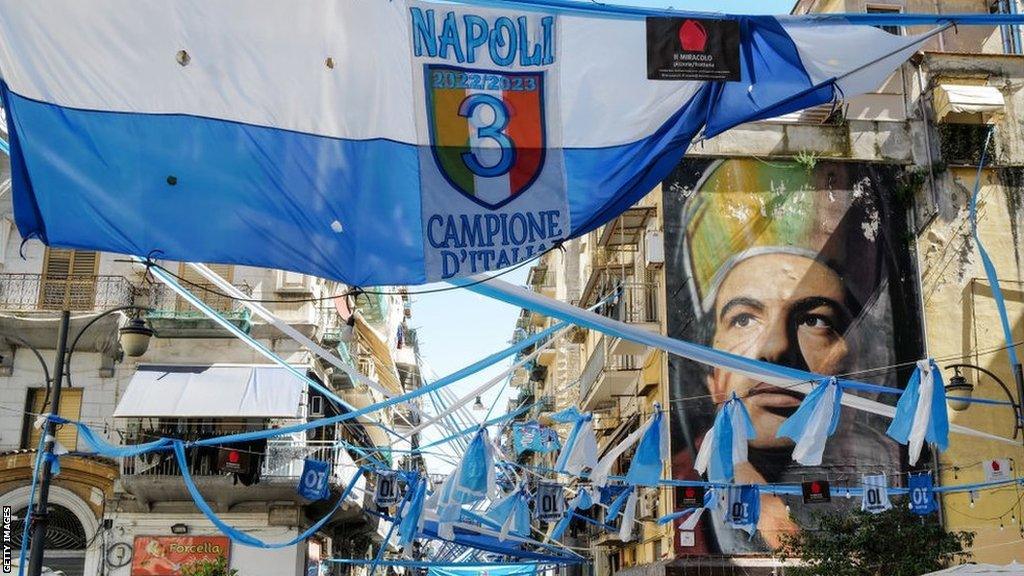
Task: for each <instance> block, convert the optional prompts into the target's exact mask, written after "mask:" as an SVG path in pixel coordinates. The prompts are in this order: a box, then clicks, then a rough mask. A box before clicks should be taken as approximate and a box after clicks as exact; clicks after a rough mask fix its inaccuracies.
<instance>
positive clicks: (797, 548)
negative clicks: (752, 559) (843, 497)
mask: <svg viewBox="0 0 1024 576" xmlns="http://www.w3.org/2000/svg"><path fill="white" fill-rule="evenodd" d="M816 520H817V522H818V527H817V529H813V530H812V529H804V530H801V531H800V532H798V533H796V534H793V535H790V536H784V537H783V544H782V546H781V547H780V548H779V549H778V550H777V551H776V554H778V555H779V556H781V557H782V558H795V559H798V560H801V561H802V563H803V565H802V566H799V567H795V568H787V569H786V574H787V576H789V575H790V574H793V575H795V576H883V575H884V576H920V575H921V574H927V573H928V572H934V571H936V570H940V569H942V568H943V567H945V566H947V565H949V564H955V563H961V562H963V561H965V560H967V559H969V558H970V556H971V553H970V548H971V545H972V544H973V542H974V533H972V532H946V531H945V530H944V529H943V528H942V526H940V525H939V524H938V523H937V522H935V521H934V519H933V518H927V517H925V518H922V517H921V516H917V515H915V514H913V513H911V512H910V511H909V510H908V509H907V507H906V505H900V504H896V505H895V506H893V508H892V509H890V510H888V511H886V512H882V513H880V514H870V513H868V512H861V511H860V510H856V511H852V512H832V513H827V514H823V515H820V516H817V518H816Z"/></svg>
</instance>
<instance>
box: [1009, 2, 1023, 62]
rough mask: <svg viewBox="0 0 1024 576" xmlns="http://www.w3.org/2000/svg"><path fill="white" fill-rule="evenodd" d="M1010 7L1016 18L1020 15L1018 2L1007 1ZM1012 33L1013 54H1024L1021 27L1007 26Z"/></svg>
mask: <svg viewBox="0 0 1024 576" xmlns="http://www.w3.org/2000/svg"><path fill="white" fill-rule="evenodd" d="M1006 3H1007V4H1008V5H1009V6H1010V14H1013V15H1014V16H1016V15H1017V14H1020V9H1019V8H1018V7H1017V0H1007V2H1006ZM1007 29H1009V31H1010V33H1011V34H1012V35H1013V52H1012V53H1013V54H1024V45H1022V44H1021V37H1020V26H1007Z"/></svg>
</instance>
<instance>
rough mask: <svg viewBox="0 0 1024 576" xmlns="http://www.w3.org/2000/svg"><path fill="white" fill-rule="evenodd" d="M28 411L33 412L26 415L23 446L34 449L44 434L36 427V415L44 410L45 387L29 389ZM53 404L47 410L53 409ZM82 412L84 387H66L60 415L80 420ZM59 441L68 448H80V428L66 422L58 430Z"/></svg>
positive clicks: (62, 397)
mask: <svg viewBox="0 0 1024 576" xmlns="http://www.w3.org/2000/svg"><path fill="white" fill-rule="evenodd" d="M28 394H29V396H28V411H29V412H31V413H32V414H28V415H26V417H25V424H24V425H25V427H26V428H25V433H24V434H22V437H23V438H25V444H24V446H23V448H27V449H30V450H34V449H36V448H38V447H39V436H40V434H42V430H41V429H39V428H36V427H35V416H34V414H39V413H41V412H42V411H43V398H45V397H46V389H45V388H29V390H28ZM52 409H53V407H52V406H48V407H47V410H48V411H49V410H52ZM81 414H82V389H81V388H64V389H63V390H61V394H60V416H62V417H64V418H67V419H68V420H78V419H79V418H80V417H81ZM57 441H58V442H60V444H61V446H64V447H65V448H67V449H68V450H76V449H77V448H78V428H76V427H75V426H74V425H71V424H66V425H64V426H62V427H60V428H59V429H58V430H57Z"/></svg>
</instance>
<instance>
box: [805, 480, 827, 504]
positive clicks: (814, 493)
mask: <svg viewBox="0 0 1024 576" xmlns="http://www.w3.org/2000/svg"><path fill="white" fill-rule="evenodd" d="M800 486H801V487H802V488H803V491H804V504H819V503H821V502H831V501H832V492H831V491H830V490H829V486H828V481H827V480H811V481H810V482H804V483H803V484H801V485H800Z"/></svg>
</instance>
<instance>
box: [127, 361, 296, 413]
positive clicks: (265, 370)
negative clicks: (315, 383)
mask: <svg viewBox="0 0 1024 576" xmlns="http://www.w3.org/2000/svg"><path fill="white" fill-rule="evenodd" d="M305 388H306V383H305V382H303V381H302V380H301V379H299V378H297V377H296V376H295V375H293V374H292V373H291V372H289V371H288V370H286V369H284V368H282V367H280V366H271V365H235V364H214V365H212V366H155V365H148V366H147V365H143V366H140V367H139V369H138V371H137V372H135V374H134V375H133V376H132V379H131V381H130V382H129V383H128V389H127V390H125V392H124V394H123V395H122V396H121V401H120V402H119V403H118V405H117V409H116V410H114V417H115V418H155V417H170V418H199V417H202V418H228V417H246V418H298V417H300V416H301V406H300V404H301V402H302V393H303V391H304V390H305Z"/></svg>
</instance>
